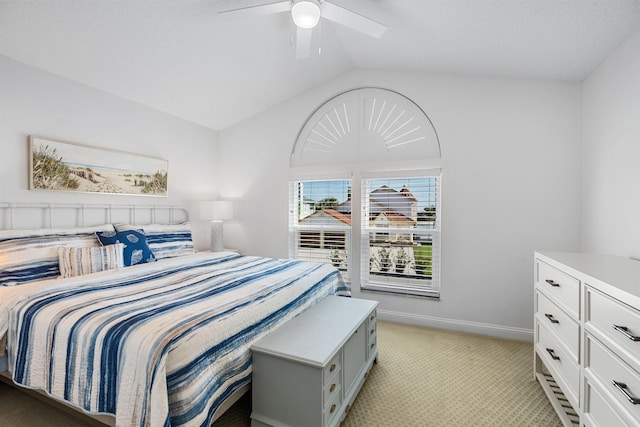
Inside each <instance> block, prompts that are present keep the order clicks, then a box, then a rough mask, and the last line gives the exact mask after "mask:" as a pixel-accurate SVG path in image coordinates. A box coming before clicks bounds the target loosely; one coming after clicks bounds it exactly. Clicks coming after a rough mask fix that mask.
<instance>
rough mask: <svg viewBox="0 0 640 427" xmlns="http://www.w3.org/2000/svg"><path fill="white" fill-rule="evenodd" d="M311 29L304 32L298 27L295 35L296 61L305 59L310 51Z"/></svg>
mask: <svg viewBox="0 0 640 427" xmlns="http://www.w3.org/2000/svg"><path fill="white" fill-rule="evenodd" d="M312 34H313V30H312V29H308V30H305V29H303V28H300V27H298V31H297V33H296V59H306V58H308V57H309V52H310V51H311V36H312Z"/></svg>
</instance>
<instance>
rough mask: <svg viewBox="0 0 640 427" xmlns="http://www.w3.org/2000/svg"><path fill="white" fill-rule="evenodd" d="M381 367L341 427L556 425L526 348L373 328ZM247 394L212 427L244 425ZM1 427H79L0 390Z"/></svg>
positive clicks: (397, 327)
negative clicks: (376, 332) (534, 374)
mask: <svg viewBox="0 0 640 427" xmlns="http://www.w3.org/2000/svg"><path fill="white" fill-rule="evenodd" d="M378 346H379V355H378V363H377V364H375V365H374V367H373V369H372V370H371V373H370V375H369V377H368V379H367V381H366V382H365V384H364V387H363V388H362V390H361V392H360V394H359V395H358V398H357V399H356V401H355V403H354V405H353V407H352V408H351V411H350V412H349V415H348V416H347V418H346V419H345V421H344V423H343V424H342V425H343V426H344V427H365V426H366V427H375V426H381V427H382V426H384V427H386V426H425V427H426V426H438V427H439V426H443V427H444V426H447V427H448V426H474V427H476V426H492V427H493V426H544V427H554V426H561V423H560V421H559V420H558V417H557V416H556V414H555V412H554V410H553V408H552V407H551V404H550V403H549V401H548V400H547V398H546V396H545V394H544V392H543V391H542V388H541V387H540V385H539V384H538V383H537V382H536V381H534V379H533V373H532V370H533V368H532V363H533V348H532V345H531V344H530V343H525V342H520V341H510V340H502V339H497V338H490V337H484V336H478V335H471V334H465V333H460V332H451V331H444V330H438V329H428V328H421V327H416V326H408V325H401V324H397V323H389V322H382V321H380V322H378ZM250 413H251V397H250V393H247V395H245V397H243V398H242V399H240V400H239V401H238V402H237V403H236V404H235V405H234V406H233V407H232V408H231V409H230V410H229V411H227V413H226V414H224V415H223V416H222V417H221V418H220V419H219V420H218V421H217V422H216V423H215V424H214V426H215V427H227V426H233V427H236V426H237V427H240V426H249V425H250V424H251V420H250V418H249V415H250ZM0 414H2V416H0V426H25V427H26V426H47V427H58V426H59V427H67V426H69V427H75V426H83V425H85V424H83V422H82V421H80V420H78V419H76V418H75V417H73V416H71V415H68V414H66V413H64V412H61V411H59V410H57V409H55V408H52V407H49V406H48V405H47V404H45V403H43V402H40V401H38V400H37V399H34V398H32V397H30V396H27V395H26V394H24V393H21V392H20V391H17V390H14V389H13V388H12V387H9V386H8V385H6V384H2V383H0Z"/></svg>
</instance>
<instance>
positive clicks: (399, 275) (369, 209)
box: [360, 171, 440, 297]
mask: <svg viewBox="0 0 640 427" xmlns="http://www.w3.org/2000/svg"><path fill="white" fill-rule="evenodd" d="M361 185H362V192H361V198H362V200H361V203H362V221H361V224H362V233H361V239H360V243H361V257H362V258H361V266H360V267H361V269H360V270H361V287H362V289H366V290H377V291H385V292H393V293H401V294H408V295H419V296H429V297H439V295H440V176H439V171H438V172H437V173H435V172H434V173H432V174H429V175H426V174H425V175H422V176H412V177H402V178H399V177H397V176H394V177H392V178H379V177H376V178H369V179H362V181H361Z"/></svg>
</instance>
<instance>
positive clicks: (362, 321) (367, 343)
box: [251, 296, 378, 427]
mask: <svg viewBox="0 0 640 427" xmlns="http://www.w3.org/2000/svg"><path fill="white" fill-rule="evenodd" d="M377 305H378V303H377V302H376V301H369V300H362V299H355V298H346V297H337V296H329V297H327V298H325V299H324V300H322V301H321V302H320V303H318V304H316V305H315V306H313V307H311V308H310V309H309V310H307V311H305V312H304V313H302V314H301V315H299V316H298V317H296V318H294V319H292V320H291V321H289V322H288V323H287V324H285V325H283V326H282V327H281V328H279V329H278V330H277V331H275V332H273V333H271V334H269V335H268V336H266V337H264V338H263V339H261V340H260V341H258V342H257V343H256V344H254V345H253V346H252V347H251V351H252V357H253V382H252V397H253V410H252V413H251V425H252V426H253V427H256V426H295V427H306V426H323V427H324V426H336V425H339V424H340V422H341V421H342V420H343V419H344V417H345V416H346V414H347V413H348V412H349V408H350V407H351V405H352V404H353V401H354V400H355V398H356V396H357V394H358V392H359V391H360V388H361V387H362V385H363V384H364V381H365V378H366V376H367V374H368V372H369V370H370V369H371V366H372V364H373V362H374V361H375V360H376V357H377V355H378V346H377V334H376V306H377Z"/></svg>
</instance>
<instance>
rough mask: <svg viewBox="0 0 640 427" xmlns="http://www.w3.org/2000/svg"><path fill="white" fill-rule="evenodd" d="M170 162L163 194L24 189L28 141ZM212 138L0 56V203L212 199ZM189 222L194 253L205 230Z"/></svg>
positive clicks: (199, 128) (214, 137)
mask: <svg viewBox="0 0 640 427" xmlns="http://www.w3.org/2000/svg"><path fill="white" fill-rule="evenodd" d="M30 134H34V135H39V136H45V137H49V138H52V139H60V140H64V141H69V142H76V143H81V144H86V145H91V146H96V147H106V148H112V149H116V150H122V151H127V152H133V153H137V154H144V155H149V156H153V157H160V158H163V159H167V160H168V161H169V189H168V192H169V196H168V197H141V196H120V195H105V194H82V193H69V192H47V191H29V190H28V136H29V135H30ZM217 138H218V135H217V132H215V131H213V130H210V129H207V128H204V127H202V126H199V125H195V124H193V123H190V122H186V121H184V120H181V119H178V118H175V117H173V116H169V115H167V114H164V113H161V112H159V111H156V110H153V109H150V108H147V107H144V106H142V105H140V104H136V103H133V102H129V101H126V100H124V99H122V98H118V97H116V96H113V95H109V94H107V93H105V92H102V91H99V90H96V89H93V88H90V87H87V86H84V85H81V84H78V83H75V82H73V81H71V80H68V79H64V78H61V77H58V76H55V75H53V74H50V73H47V72H44V71H41V70H38V69H36V68H33V67H29V66H26V65H24V64H22V63H19V62H16V61H14V60H11V59H9V58H7V57H4V56H0V201H11V202H47V203H56V202H57V203H114V204H122V203H126V204H145V205H150V204H154V205H178V206H186V207H190V205H191V204H192V203H191V202H193V201H196V200H207V199H212V198H214V197H217V191H218V188H217V182H218V174H217V170H218V168H217V163H218V142H217ZM192 219H194V221H193V225H194V240H195V241H196V245H198V247H207V246H208V245H209V241H208V239H209V234H208V228H207V226H208V225H207V224H204V223H202V222H199V221H197V220H196V218H195V217H192Z"/></svg>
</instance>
